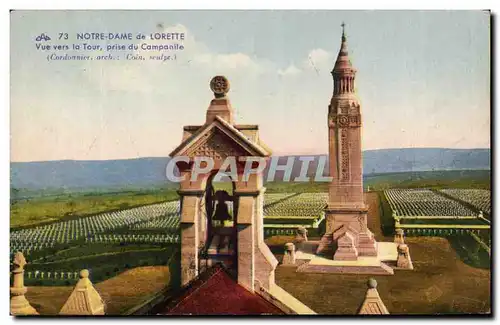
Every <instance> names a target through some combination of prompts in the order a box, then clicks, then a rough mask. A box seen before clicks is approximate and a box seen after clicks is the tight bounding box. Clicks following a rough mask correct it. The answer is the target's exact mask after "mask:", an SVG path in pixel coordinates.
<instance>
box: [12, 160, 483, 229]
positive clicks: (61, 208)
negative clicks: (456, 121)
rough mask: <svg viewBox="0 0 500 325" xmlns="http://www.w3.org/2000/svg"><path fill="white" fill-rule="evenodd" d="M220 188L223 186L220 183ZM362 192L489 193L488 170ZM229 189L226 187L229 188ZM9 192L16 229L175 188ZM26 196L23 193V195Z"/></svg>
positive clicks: (395, 182)
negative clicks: (458, 190) (430, 190)
mask: <svg viewBox="0 0 500 325" xmlns="http://www.w3.org/2000/svg"><path fill="white" fill-rule="evenodd" d="M221 184H223V183H221ZM364 185H365V190H368V189H370V190H371V191H380V190H385V189H390V188H424V187H425V188H433V189H441V188H451V189H455V188H465V189H489V188H490V171H489V170H464V171H424V172H401V173H386V174H369V175H365V176H364ZM265 186H266V189H267V190H266V193H318V192H328V183H311V182H286V183H285V182H271V183H266V185H265ZM228 189H229V187H228ZM14 190H15V191H19V190H18V189H11V201H10V202H11V204H10V208H11V212H10V227H11V229H18V228H23V227H33V226H35V225H40V224H47V223H53V222H57V221H65V220H71V219H77V218H81V217H86V216H91V215H94V214H98V213H102V212H109V211H115V210H122V209H125V208H131V207H136V206H141V205H147V204H153V203H159V202H164V201H172V200H177V199H178V195H177V192H176V189H175V188H172V187H170V188H164V189H161V188H158V189H151V190H126V189H124V190H122V191H116V192H102V193H99V192H96V191H95V190H93V191H90V192H78V193H64V192H56V193H52V192H50V193H49V195H47V196H41V195H38V196H35V195H34V193H31V196H24V197H22V198H21V197H19V196H16V195H14V194H12V192H13V191H14ZM25 192H26V191H25Z"/></svg>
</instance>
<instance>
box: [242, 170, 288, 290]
mask: <svg viewBox="0 0 500 325" xmlns="http://www.w3.org/2000/svg"><path fill="white" fill-rule="evenodd" d="M264 192H265V188H264V187H263V186H262V174H252V175H250V177H249V179H248V181H247V182H237V183H236V191H234V195H236V196H237V197H238V200H239V203H238V220H237V229H238V238H237V241H238V243H237V247H238V283H239V284H241V285H242V286H244V287H245V288H247V289H248V290H250V291H251V292H253V291H254V290H255V285H256V283H257V285H258V286H259V287H262V288H265V289H267V290H269V288H270V287H272V286H273V285H274V280H275V279H274V270H275V269H276V266H277V265H278V260H277V259H276V257H274V255H273V253H272V252H271V250H270V249H269V247H268V246H267V245H266V243H265V242H264V208H263V207H264Z"/></svg>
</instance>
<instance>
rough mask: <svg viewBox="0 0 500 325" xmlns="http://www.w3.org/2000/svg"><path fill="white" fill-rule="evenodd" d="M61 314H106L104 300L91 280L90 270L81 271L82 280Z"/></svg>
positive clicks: (77, 284)
mask: <svg viewBox="0 0 500 325" xmlns="http://www.w3.org/2000/svg"><path fill="white" fill-rule="evenodd" d="M59 315H104V301H103V300H102V298H101V296H100V295H99V293H98V292H97V290H96V289H95V288H94V286H93V285H92V282H90V280H89V271H88V270H82V271H80V280H78V282H77V283H76V286H75V289H74V290H73V292H72V293H71V294H70V296H69V298H68V300H66V303H64V306H63V307H62V308H61V311H60V312H59Z"/></svg>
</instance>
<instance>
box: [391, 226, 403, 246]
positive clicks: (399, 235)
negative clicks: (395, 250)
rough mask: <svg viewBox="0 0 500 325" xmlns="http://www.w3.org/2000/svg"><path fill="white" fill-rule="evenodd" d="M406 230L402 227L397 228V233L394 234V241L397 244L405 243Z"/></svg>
mask: <svg viewBox="0 0 500 325" xmlns="http://www.w3.org/2000/svg"><path fill="white" fill-rule="evenodd" d="M404 235H405V232H404V230H403V229H401V228H397V229H396V234H395V235H394V242H395V243H396V244H404V243H405V239H404Z"/></svg>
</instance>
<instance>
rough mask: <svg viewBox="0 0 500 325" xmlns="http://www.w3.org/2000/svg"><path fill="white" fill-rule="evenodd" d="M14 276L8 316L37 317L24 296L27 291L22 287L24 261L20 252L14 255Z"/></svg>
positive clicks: (36, 313)
mask: <svg viewBox="0 0 500 325" xmlns="http://www.w3.org/2000/svg"><path fill="white" fill-rule="evenodd" d="M13 264H14V269H13V270H12V274H13V275H14V279H13V283H12V287H11V288H10V314H11V315H14V316H18V315H38V312H37V311H36V310H35V308H33V307H32V306H31V305H30V303H29V302H28V300H27V299H26V297H25V296H24V294H25V293H26V292H27V291H28V289H27V288H26V287H25V286H24V266H25V265H26V260H25V259H24V255H23V253H21V252H17V253H16V254H15V255H14V261H13Z"/></svg>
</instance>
